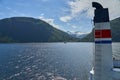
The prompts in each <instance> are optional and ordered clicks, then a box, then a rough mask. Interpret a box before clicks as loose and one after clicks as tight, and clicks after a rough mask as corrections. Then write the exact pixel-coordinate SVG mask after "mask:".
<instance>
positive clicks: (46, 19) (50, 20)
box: [38, 16, 60, 29]
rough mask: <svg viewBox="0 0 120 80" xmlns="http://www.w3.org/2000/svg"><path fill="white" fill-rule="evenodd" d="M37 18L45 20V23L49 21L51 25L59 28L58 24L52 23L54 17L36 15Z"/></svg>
mask: <svg viewBox="0 0 120 80" xmlns="http://www.w3.org/2000/svg"><path fill="white" fill-rule="evenodd" d="M38 18H39V19H41V20H43V21H45V22H47V23H49V24H50V25H52V26H53V27H55V28H57V29H59V28H60V26H59V25H57V24H55V23H54V19H50V18H45V17H44V16H40V17H38Z"/></svg>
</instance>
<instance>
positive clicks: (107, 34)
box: [95, 29, 111, 38]
mask: <svg viewBox="0 0 120 80" xmlns="http://www.w3.org/2000/svg"><path fill="white" fill-rule="evenodd" d="M95 38H111V30H109V29H108V30H95Z"/></svg>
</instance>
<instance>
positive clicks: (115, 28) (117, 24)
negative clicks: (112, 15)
mask: <svg viewBox="0 0 120 80" xmlns="http://www.w3.org/2000/svg"><path fill="white" fill-rule="evenodd" d="M110 26H111V31H112V41H113V42H120V38H119V37H120V17H119V18H116V19H114V20H111V21H110ZM93 34H94V29H93V30H92V32H91V33H90V34H88V35H87V36H86V37H84V38H82V39H81V40H80V41H84V42H92V41H93V39H94V37H93V36H94V35H93Z"/></svg>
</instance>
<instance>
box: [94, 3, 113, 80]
mask: <svg viewBox="0 0 120 80" xmlns="http://www.w3.org/2000/svg"><path fill="white" fill-rule="evenodd" d="M93 7H95V8H96V9H95V17H94V24H95V30H94V40H95V54H94V79H95V80H112V69H113V59H112V40H111V29H110V22H109V13H108V9H107V8H103V7H102V6H101V5H100V4H99V3H96V2H93Z"/></svg>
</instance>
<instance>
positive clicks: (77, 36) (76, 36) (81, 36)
mask: <svg viewBox="0 0 120 80" xmlns="http://www.w3.org/2000/svg"><path fill="white" fill-rule="evenodd" d="M67 33H68V34H69V35H71V36H72V37H75V38H79V39H81V38H84V37H86V36H87V35H88V33H82V32H80V31H76V32H71V31H67Z"/></svg>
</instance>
